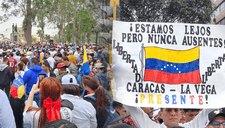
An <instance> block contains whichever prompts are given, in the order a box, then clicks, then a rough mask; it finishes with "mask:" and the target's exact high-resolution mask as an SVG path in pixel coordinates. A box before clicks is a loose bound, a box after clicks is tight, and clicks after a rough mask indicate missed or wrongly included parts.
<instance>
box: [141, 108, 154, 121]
mask: <svg viewBox="0 0 225 128" xmlns="http://www.w3.org/2000/svg"><path fill="white" fill-rule="evenodd" d="M141 109H142V110H143V111H144V112H145V113H146V114H147V115H148V117H149V118H150V119H151V118H152V117H153V107H141Z"/></svg>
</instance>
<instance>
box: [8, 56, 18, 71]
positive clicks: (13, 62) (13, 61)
mask: <svg viewBox="0 0 225 128" xmlns="http://www.w3.org/2000/svg"><path fill="white" fill-rule="evenodd" d="M16 64H17V61H16V59H14V58H13V57H10V58H9V59H8V65H9V67H10V68H11V71H12V72H15V67H16Z"/></svg>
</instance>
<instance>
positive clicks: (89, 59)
mask: <svg viewBox="0 0 225 128" xmlns="http://www.w3.org/2000/svg"><path fill="white" fill-rule="evenodd" d="M87 57H88V62H89V63H90V62H91V61H92V56H91V55H88V56H87Z"/></svg>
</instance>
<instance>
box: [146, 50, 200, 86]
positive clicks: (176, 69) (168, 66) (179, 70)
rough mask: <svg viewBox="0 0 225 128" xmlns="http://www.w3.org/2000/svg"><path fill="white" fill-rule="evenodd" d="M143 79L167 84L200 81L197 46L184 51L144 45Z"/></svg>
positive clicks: (195, 82)
mask: <svg viewBox="0 0 225 128" xmlns="http://www.w3.org/2000/svg"><path fill="white" fill-rule="evenodd" d="M144 81H153V82H156V83H167V84H181V83H192V84H197V83H201V77H200V73H199V47H195V48H193V49H190V50H185V51H176V50H169V49H163V48H158V47H146V48H145V76H144Z"/></svg>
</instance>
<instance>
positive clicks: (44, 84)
mask: <svg viewBox="0 0 225 128" xmlns="http://www.w3.org/2000/svg"><path fill="white" fill-rule="evenodd" d="M53 92H54V93H53ZM61 93H62V90H61V84H60V82H59V81H58V80H56V79H55V78H53V77H46V78H44V79H43V80H42V81H41V83H40V109H41V113H40V118H39V125H40V126H42V125H43V124H44V123H46V122H48V119H47V115H46V108H44V105H43V104H44V100H45V99H47V98H48V97H49V98H51V100H52V101H53V102H55V101H56V100H58V99H60V96H61Z"/></svg>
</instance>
